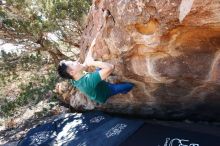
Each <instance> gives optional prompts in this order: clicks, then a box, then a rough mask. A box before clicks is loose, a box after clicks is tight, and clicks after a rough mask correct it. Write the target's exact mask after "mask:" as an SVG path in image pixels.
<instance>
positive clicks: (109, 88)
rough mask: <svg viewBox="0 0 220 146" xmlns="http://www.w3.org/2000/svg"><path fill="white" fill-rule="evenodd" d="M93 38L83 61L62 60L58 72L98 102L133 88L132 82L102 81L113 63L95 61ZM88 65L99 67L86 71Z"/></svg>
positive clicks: (111, 70)
mask: <svg viewBox="0 0 220 146" xmlns="http://www.w3.org/2000/svg"><path fill="white" fill-rule="evenodd" d="M94 42H95V39H94V40H93V42H92V45H91V47H90V49H89V52H88V54H87V56H86V59H85V62H84V63H83V64H81V63H80V62H79V61H66V60H62V61H60V63H59V66H58V69H57V71H58V73H59V75H60V76H61V77H62V78H65V79H70V81H71V83H72V85H73V86H74V87H76V88H77V89H79V90H80V91H81V92H82V93H84V94H85V95H86V96H87V97H89V98H90V99H91V100H95V101H96V102H98V103H105V101H106V100H107V99H108V98H109V97H111V96H113V95H115V94H119V93H122V94H126V93H127V92H129V91H130V90H131V89H132V88H133V86H134V85H133V84H132V83H119V84H112V83H109V82H106V81H104V80H105V79H106V78H107V77H108V76H109V75H110V74H111V73H112V72H113V70H114V65H112V64H110V63H107V62H101V61H95V60H94V59H93V57H92V52H93V47H94ZM89 66H95V67H97V68H100V70H97V71H95V72H90V73H86V72H85V71H86V69H87V67H89Z"/></svg>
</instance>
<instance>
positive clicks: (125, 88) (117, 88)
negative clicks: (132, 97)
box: [108, 83, 134, 96]
mask: <svg viewBox="0 0 220 146" xmlns="http://www.w3.org/2000/svg"><path fill="white" fill-rule="evenodd" d="M108 86H109V88H110V90H111V92H112V94H111V96H113V95H116V94H119V93H122V94H126V93H128V92H129V91H130V90H131V89H132V88H133V87H134V84H132V83H119V84H111V83H108Z"/></svg>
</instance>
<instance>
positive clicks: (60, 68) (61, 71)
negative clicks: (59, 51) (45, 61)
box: [57, 61, 72, 79]
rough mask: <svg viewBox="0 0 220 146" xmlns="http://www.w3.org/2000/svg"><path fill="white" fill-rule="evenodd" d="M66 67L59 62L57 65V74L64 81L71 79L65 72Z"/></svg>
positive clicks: (62, 62)
mask: <svg viewBox="0 0 220 146" xmlns="http://www.w3.org/2000/svg"><path fill="white" fill-rule="evenodd" d="M67 67H68V66H67V65H66V64H65V62H64V61H61V62H60V63H59V65H58V68H57V72H58V74H59V75H60V76H61V77H62V78H64V79H72V76H71V75H70V74H69V73H68V72H67Z"/></svg>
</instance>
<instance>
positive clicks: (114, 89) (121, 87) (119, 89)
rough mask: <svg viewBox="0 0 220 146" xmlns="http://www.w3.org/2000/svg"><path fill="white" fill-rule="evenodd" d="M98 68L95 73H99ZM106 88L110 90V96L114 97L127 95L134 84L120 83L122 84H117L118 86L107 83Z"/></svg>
mask: <svg viewBox="0 0 220 146" xmlns="http://www.w3.org/2000/svg"><path fill="white" fill-rule="evenodd" d="M100 70H101V69H100V68H96V71H100ZM106 83H107V84H108V87H109V88H110V90H111V95H110V96H113V95H116V94H120V93H121V94H126V93H128V92H129V91H130V90H131V89H132V88H133V87H134V84H133V83H129V82H122V83H118V84H112V83H108V82H106Z"/></svg>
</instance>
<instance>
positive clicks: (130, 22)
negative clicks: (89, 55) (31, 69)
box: [81, 0, 220, 120]
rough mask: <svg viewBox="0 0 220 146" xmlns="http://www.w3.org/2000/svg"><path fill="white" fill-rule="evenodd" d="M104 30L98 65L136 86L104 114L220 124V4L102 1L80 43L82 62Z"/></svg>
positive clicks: (216, 0)
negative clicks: (109, 67) (110, 65)
mask: <svg viewBox="0 0 220 146" xmlns="http://www.w3.org/2000/svg"><path fill="white" fill-rule="evenodd" d="M105 10H108V11H109V13H110V15H109V16H108V18H107V22H106V23H104V18H103V13H104V11H105ZM101 27H103V30H102V33H101V35H100V36H99V37H98V40H97V44H96V46H95V56H96V58H97V59H98V60H102V61H107V62H111V63H113V64H114V65H115V71H114V74H116V75H117V76H118V77H119V79H121V81H130V82H133V83H135V84H136V87H135V88H134V89H133V91H132V92H131V93H130V94H127V95H117V96H114V97H112V98H110V99H109V100H108V102H107V103H106V104H104V105H103V106H101V107H99V108H100V109H102V110H105V111H109V112H118V113H128V114H139V115H143V116H147V117H156V118H163V119H179V118H191V119H203V120H220V116H219V115H220V2H219V0H95V1H93V5H92V7H91V10H90V13H89V16H88V23H87V26H86V29H85V30H84V32H83V37H82V40H81V59H82V60H83V59H84V58H85V54H86V52H87V51H88V50H87V49H86V48H88V47H89V46H90V44H91V41H92V40H93V38H94V36H95V35H96V34H97V31H98V30H99V29H100V28H101Z"/></svg>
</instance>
